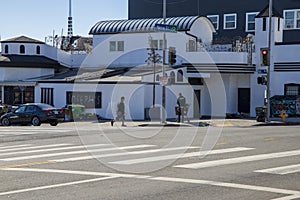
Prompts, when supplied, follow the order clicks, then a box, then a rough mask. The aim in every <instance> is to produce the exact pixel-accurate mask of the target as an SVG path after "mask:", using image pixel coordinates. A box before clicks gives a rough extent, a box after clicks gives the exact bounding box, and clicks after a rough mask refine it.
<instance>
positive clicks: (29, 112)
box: [0, 103, 64, 126]
mask: <svg viewBox="0 0 300 200" xmlns="http://www.w3.org/2000/svg"><path fill="white" fill-rule="evenodd" d="M63 120H64V114H63V112H62V110H61V109H57V108H55V107H53V106H51V105H48V104H43V103H28V104H24V105H21V106H19V107H18V108H17V109H16V110H14V111H12V112H9V113H6V114H4V115H2V116H1V118H0V123H1V124H2V125H3V126H10V125H11V124H22V125H27V124H30V123H31V124H32V125H33V126H40V125H41V123H50V125H51V126H56V125H57V124H58V122H59V121H63Z"/></svg>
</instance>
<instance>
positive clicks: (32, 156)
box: [0, 145, 153, 161]
mask: <svg viewBox="0 0 300 200" xmlns="http://www.w3.org/2000/svg"><path fill="white" fill-rule="evenodd" d="M85 147H87V148H88V147H89V146H87V145H86V146H85ZM146 147H153V145H135V146H125V147H110V148H102V149H90V150H80V151H69V152H60V153H47V154H37V155H31V156H20V157H11V158H2V159H0V161H18V160H29V159H35V158H48V157H55V156H65V155H74V154H76V155H77V154H85V153H92V152H105V151H116V150H127V149H137V148H146Z"/></svg>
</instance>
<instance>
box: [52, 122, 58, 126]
mask: <svg viewBox="0 0 300 200" xmlns="http://www.w3.org/2000/svg"><path fill="white" fill-rule="evenodd" d="M57 124H58V121H52V122H50V125H51V126H56V125H57Z"/></svg>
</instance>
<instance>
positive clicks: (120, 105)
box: [111, 96, 126, 126]
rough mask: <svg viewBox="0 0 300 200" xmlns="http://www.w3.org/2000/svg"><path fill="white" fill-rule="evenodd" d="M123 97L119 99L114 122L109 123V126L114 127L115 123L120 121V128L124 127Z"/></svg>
mask: <svg viewBox="0 0 300 200" xmlns="http://www.w3.org/2000/svg"><path fill="white" fill-rule="evenodd" d="M124 101H125V97H124V96H122V97H121V101H120V102H119V103H118V105H117V117H116V120H112V121H111V126H113V125H114V122H115V121H122V124H121V126H126V125H125V102H124Z"/></svg>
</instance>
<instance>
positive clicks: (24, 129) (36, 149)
mask: <svg viewBox="0 0 300 200" xmlns="http://www.w3.org/2000/svg"><path fill="white" fill-rule="evenodd" d="M299 134H300V133H299V126H275V127H272V126H251V127H245V126H244V127H224V128H222V127H136V126H135V127H130V126H128V127H109V126H106V125H103V124H99V123H90V122H82V123H65V124H60V125H58V126H57V127H51V126H48V125H42V126H40V127H32V126H14V127H0V141H1V143H0V180H1V181H0V199H1V200H2V199H3V200H4V199H15V200H19V199H22V200H23V199H26V200H27V199H43V200H44V199H45V200H53V199H56V200H57V199H58V200H60V199H62V200H77V199H78V200H83V199H84V200H85V199H87V200H99V199H101V200H102V199H112V200H115V199H116V200H121V199H122V200H125V199H128V200H132V199H137V200H150V199H151V200H153V199H163V200H168V199H169V200H173V199H188V200H191V199H196V200H198V199H200V200H202V199H207V200H220V199H230V200H233V199H239V200H241V199H243V200H248V199H249V200H253V199H256V200H292V199H300V156H299V155H300V143H299V142H300V135H299Z"/></svg>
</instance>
